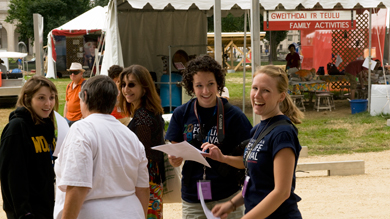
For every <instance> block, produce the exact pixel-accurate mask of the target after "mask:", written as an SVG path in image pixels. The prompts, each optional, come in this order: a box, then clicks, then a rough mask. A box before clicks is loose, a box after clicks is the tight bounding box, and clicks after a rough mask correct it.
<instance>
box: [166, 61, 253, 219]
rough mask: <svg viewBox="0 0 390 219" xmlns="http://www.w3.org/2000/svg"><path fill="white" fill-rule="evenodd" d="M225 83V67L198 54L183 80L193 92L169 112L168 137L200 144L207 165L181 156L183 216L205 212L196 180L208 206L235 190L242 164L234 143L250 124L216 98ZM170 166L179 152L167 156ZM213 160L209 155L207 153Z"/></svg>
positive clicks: (177, 160) (240, 210) (200, 215)
mask: <svg viewBox="0 0 390 219" xmlns="http://www.w3.org/2000/svg"><path fill="white" fill-rule="evenodd" d="M224 85H225V72H224V71H223V69H222V67H221V65H220V64H219V63H218V62H217V61H215V60H214V59H213V58H211V57H210V56H202V57H198V58H196V59H193V60H191V61H189V62H188V63H187V66H186V69H185V70H184V74H183V86H184V88H185V89H186V91H187V93H188V95H190V96H194V95H196V98H193V99H191V100H190V101H188V102H187V103H185V104H183V105H181V106H179V107H178V108H176V109H175V111H174V112H173V115H172V118H171V121H170V123H169V127H168V131H167V134H166V136H165V138H166V139H167V140H170V141H171V142H172V143H178V142H182V141H187V142H188V143H190V144H191V145H192V146H194V147H196V148H198V149H199V150H203V151H206V150H207V151H208V153H207V154H205V155H204V156H206V157H208V158H207V161H208V163H209V164H210V166H211V168H208V167H206V166H204V165H202V164H200V163H197V162H194V161H188V160H187V161H185V163H184V166H183V171H182V174H183V177H182V190H181V191H182V206H183V207H182V217H183V219H184V218H206V216H205V214H204V212H203V209H202V206H201V204H200V200H199V198H198V192H199V191H198V183H199V184H201V186H202V188H205V190H204V189H202V191H204V192H203V196H204V198H205V202H206V205H207V207H208V208H212V207H213V206H214V205H216V204H217V203H221V202H225V201H227V200H230V199H231V198H232V197H234V195H235V194H237V193H238V192H239V191H240V188H241V186H240V185H241V176H240V174H239V169H243V168H244V165H243V163H242V153H243V150H240V149H239V147H238V146H239V144H240V143H241V142H242V141H244V140H246V139H248V138H249V137H250V136H249V132H250V130H251V128H252V125H251V124H250V122H249V120H248V119H247V117H246V116H245V114H244V113H243V112H242V111H241V110H240V109H239V108H238V107H236V106H233V105H231V104H230V103H229V102H228V101H227V100H226V99H225V98H219V97H218V95H220V94H221V92H222V90H223V88H224ZM168 157H169V162H170V163H171V164H172V166H174V167H178V166H180V165H181V164H182V162H183V158H181V157H175V156H168ZM210 158H211V159H212V160H211V159H210ZM243 214H244V208H243V207H240V208H237V209H235V211H234V213H232V214H231V215H230V216H229V218H234V219H236V218H237V219H238V218H241V217H242V216H243Z"/></svg>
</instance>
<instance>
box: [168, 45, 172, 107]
mask: <svg viewBox="0 0 390 219" xmlns="http://www.w3.org/2000/svg"><path fill="white" fill-rule="evenodd" d="M168 56H169V58H168V63H169V64H168V74H169V83H168V86H169V113H172V86H171V82H172V74H171V71H172V51H171V46H168Z"/></svg>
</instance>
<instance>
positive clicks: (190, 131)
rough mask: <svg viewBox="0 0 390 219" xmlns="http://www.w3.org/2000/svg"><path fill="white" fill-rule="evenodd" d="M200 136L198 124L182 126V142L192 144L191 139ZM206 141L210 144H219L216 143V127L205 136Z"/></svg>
mask: <svg viewBox="0 0 390 219" xmlns="http://www.w3.org/2000/svg"><path fill="white" fill-rule="evenodd" d="M199 134H200V126H199V123H195V124H192V123H190V124H187V125H184V133H183V137H184V140H185V141H187V142H192V140H193V139H196V138H197V135H199ZM207 140H208V142H209V143H210V144H219V141H218V132H217V126H213V127H212V128H211V129H210V131H209V132H208V134H207Z"/></svg>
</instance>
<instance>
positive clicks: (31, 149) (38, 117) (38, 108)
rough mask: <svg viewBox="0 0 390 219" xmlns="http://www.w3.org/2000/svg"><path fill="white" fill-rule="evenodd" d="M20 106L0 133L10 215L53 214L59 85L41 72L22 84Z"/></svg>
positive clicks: (0, 165) (0, 167)
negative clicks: (55, 122) (55, 128)
mask: <svg viewBox="0 0 390 219" xmlns="http://www.w3.org/2000/svg"><path fill="white" fill-rule="evenodd" d="M16 106H17V109H16V110H15V111H13V112H12V113H11V114H10V116H9V120H10V121H9V123H8V125H7V126H6V127H5V128H4V130H3V133H2V134H1V147H0V180H1V193H2V196H3V201H4V204H3V208H4V211H5V213H6V214H7V218H11V219H13V218H42V219H46V218H53V208H54V170H53V165H52V156H51V155H52V152H53V151H54V149H55V145H56V141H55V136H54V120H55V118H54V117H55V115H54V112H53V110H54V109H56V110H57V109H58V95H57V89H56V87H55V85H54V84H53V82H51V81H50V80H49V79H47V78H45V77H42V76H33V77H32V78H30V79H29V80H28V81H27V82H26V83H25V84H24V86H23V88H22V90H21V93H20V95H19V99H18V101H17V104H16Z"/></svg>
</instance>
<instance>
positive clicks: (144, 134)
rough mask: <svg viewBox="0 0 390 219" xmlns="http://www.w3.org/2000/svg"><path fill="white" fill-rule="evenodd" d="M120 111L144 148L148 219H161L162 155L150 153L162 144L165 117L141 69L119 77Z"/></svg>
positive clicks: (133, 68) (131, 69) (134, 67)
mask: <svg viewBox="0 0 390 219" xmlns="http://www.w3.org/2000/svg"><path fill="white" fill-rule="evenodd" d="M119 85H120V87H121V89H120V95H119V107H120V108H121V109H122V111H123V113H124V114H125V115H130V117H132V120H131V121H130V123H129V125H128V126H127V127H129V129H130V130H132V131H133V132H134V133H135V134H136V135H137V137H138V138H139V140H140V141H141V142H142V144H143V145H144V147H145V151H146V157H147V158H148V161H149V163H148V170H149V188H150V199H149V207H148V214H147V215H148V216H147V218H162V217H163V200H162V195H163V194H162V192H163V184H162V183H163V182H164V181H165V168H164V154H163V153H162V152H160V151H156V150H152V149H151V148H152V147H153V146H157V145H161V144H164V143H165V141H164V126H165V122H164V120H163V118H162V114H163V113H164V111H163V108H162V106H161V100H160V97H159V96H158V94H157V91H156V87H155V86H154V82H153V79H152V76H151V75H150V73H149V71H148V70H147V69H146V68H145V67H143V66H141V65H131V66H130V67H127V68H125V69H124V70H123V71H122V73H121V74H120V76H119Z"/></svg>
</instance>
